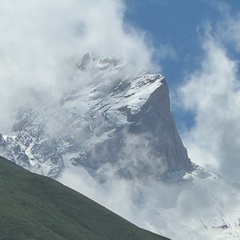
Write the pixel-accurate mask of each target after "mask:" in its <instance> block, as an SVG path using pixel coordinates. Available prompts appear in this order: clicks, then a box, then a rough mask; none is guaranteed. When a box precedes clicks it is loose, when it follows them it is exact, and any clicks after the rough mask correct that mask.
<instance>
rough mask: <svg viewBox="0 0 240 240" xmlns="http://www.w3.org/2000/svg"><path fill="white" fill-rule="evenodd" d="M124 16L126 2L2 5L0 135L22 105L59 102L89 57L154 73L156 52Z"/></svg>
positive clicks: (78, 0)
mask: <svg viewBox="0 0 240 240" xmlns="http://www.w3.org/2000/svg"><path fill="white" fill-rule="evenodd" d="M124 12H125V6H124V4H123V2H122V1H121V0H100V1H99V0H90V1H84V0H61V1H57V0H53V1H51V2H49V1H46V0H43V1H36V0H30V1H29V2H28V5H27V6H26V4H25V1H23V0H20V1H17V2H16V1H14V0H9V1H7V2H6V1H1V2H0V30H1V32H2V33H3V34H2V37H1V39H0V69H1V72H0V82H1V89H0V94H1V103H0V110H1V121H0V126H1V128H0V132H3V133H7V132H9V131H10V128H11V125H12V121H13V119H14V116H15V114H16V111H17V109H18V108H19V106H21V105H25V106H26V105H29V104H31V103H32V102H34V103H36V102H38V103H41V104H44V103H46V102H47V103H49V102H51V101H54V99H56V98H59V97H60V96H61V95H62V93H63V91H65V90H66V88H69V87H70V86H71V85H72V83H69V75H70V73H71V71H72V68H73V65H74V63H76V61H80V59H81V57H82V56H83V55H84V54H85V53H87V52H89V53H90V54H92V56H98V57H99V56H100V57H102V56H110V57H119V58H122V59H124V61H126V62H127V63H128V65H129V69H133V70H134V71H138V70H139V69H142V68H146V69H152V68H153V64H152V48H151V47H150V46H149V45H148V44H147V41H145V40H146V39H145V36H144V33H143V32H141V31H140V30H136V29H134V28H133V27H131V26H130V25H129V24H127V23H126V22H125V21H124Z"/></svg>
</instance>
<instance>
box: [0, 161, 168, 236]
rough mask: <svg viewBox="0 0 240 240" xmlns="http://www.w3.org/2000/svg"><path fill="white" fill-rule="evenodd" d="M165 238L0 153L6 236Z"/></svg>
mask: <svg viewBox="0 0 240 240" xmlns="http://www.w3.org/2000/svg"><path fill="white" fill-rule="evenodd" d="M4 239H8V240H35V239H36V240H78V239H80V240H85V239H86V240H103V239H104V240H108V239H109V240H110V239H111V240H128V239H129V240H164V239H166V238H164V237H161V236H158V235H156V234H153V233H150V232H148V231H145V230H143V229H140V228H138V227H136V226H135V225H133V224H131V223H129V222H128V221H126V220H124V219H123V218H121V217H119V216H117V215H116V214H114V213H112V212H111V211H109V210H107V209H106V208H104V207H102V206H100V205H99V204H97V203H95V202H94V201H92V200H90V199H88V198H87V197H85V196H83V195H81V194H79V193H77V192H75V191H73V190H71V189H69V188H67V187H65V186H63V185H62V184H60V183H58V182H56V181H54V180H52V179H50V178H46V177H42V176H39V175H36V174H33V173H30V172H28V171H26V170H24V169H22V168H20V167H18V166H16V165H15V164H13V163H12V162H10V161H8V160H6V159H4V158H2V157H0V240H4Z"/></svg>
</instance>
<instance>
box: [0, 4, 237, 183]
mask: <svg viewBox="0 0 240 240" xmlns="http://www.w3.org/2000/svg"><path fill="white" fill-rule="evenodd" d="M239 10H240V2H239V1H237V0H235V1H234V0H232V1H224V0H222V1H220V0H219V1H214V0H212V1H211V0H208V1H207V0H183V1H179V0H142V1H138V0H125V1H120V0H91V1H85V0H61V1H57V0H52V1H51V2H50V1H47V0H42V1H37V0H29V1H27V4H26V0H19V1H15V0H8V1H4V0H0V31H1V33H2V36H1V38H0V70H1V71H0V83H1V88H0V94H1V102H0V110H1V119H0V132H2V133H3V134H6V133H9V132H10V129H11V125H12V122H13V119H14V117H15V114H16V112H17V109H18V108H19V107H20V106H21V105H25V106H26V105H29V104H33V103H36V102H37V103H41V104H45V103H49V102H51V101H55V100H57V99H59V97H61V96H62V94H64V91H65V90H66V89H68V88H69V87H72V88H74V87H76V86H78V85H77V84H79V83H74V84H72V83H71V84H70V83H69V75H70V73H71V71H72V69H71V67H69V66H70V65H71V63H76V62H77V60H78V59H80V57H81V56H82V55H83V54H85V53H86V52H90V53H92V54H93V55H96V56H102V55H111V56H119V57H121V58H123V59H125V60H126V61H127V62H128V63H129V66H131V69H132V70H133V71H136V72H137V71H139V69H148V70H150V71H160V72H161V73H162V74H163V75H164V76H166V78H167V81H168V83H169V86H170V90H171V101H172V109H173V112H174V115H175V117H176V121H177V125H178V127H179V129H180V132H181V135H182V137H183V140H184V143H185V145H186V147H187V148H188V151H189V155H190V158H191V159H192V161H194V162H196V163H198V164H200V165H202V166H204V167H207V168H209V169H211V170H214V171H216V172H218V173H221V174H222V175H224V176H226V177H228V178H229V179H231V180H236V181H240V179H239V176H238V175H239V174H238V171H237V170H238V168H237V167H240V161H239V157H238V156H240V140H239V139H240V138H239V136H240V125H239V117H240V110H239V109H240V84H239V60H238V59H239V56H240V54H239V51H240V44H239V42H240V13H239ZM236 166H237V167H236ZM235 169H236V170H235Z"/></svg>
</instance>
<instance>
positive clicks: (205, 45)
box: [179, 4, 240, 182]
mask: <svg viewBox="0 0 240 240" xmlns="http://www.w3.org/2000/svg"><path fill="white" fill-rule="evenodd" d="M219 8H220V10H221V12H222V14H223V19H224V20H222V21H220V22H219V23H218V24H217V25H215V26H212V25H211V24H210V23H207V24H206V25H205V26H204V34H203V36H202V37H201V40H202V49H203V52H204V56H203V58H202V60H201V61H200V64H199V68H198V69H196V70H194V71H193V72H190V73H188V74H186V78H185V83H184V84H183V86H182V87H181V89H180V91H179V96H180V99H181V102H182V103H183V106H184V108H185V110H187V111H191V112H192V113H193V114H194V115H195V124H194V126H193V127H192V128H191V129H189V130H187V131H185V133H184V142H185V144H186V146H187V148H188V151H189V155H190V158H191V159H192V160H193V161H194V162H196V163H198V164H200V165H201V166H203V167H206V168H208V169H211V170H214V171H216V172H218V173H220V174H221V175H223V176H224V177H226V178H227V179H228V180H230V181H236V182H240V177H239V173H238V169H239V168H240V158H239V156H240V141H239V136H240V126H239V119H240V79H239V61H238V60H237V57H236V56H237V54H239V50H240V49H239V40H240V35H239V28H240V24H239V22H240V21H239V20H240V16H239V15H236V16H231V14H230V8H229V7H228V6H227V5H222V4H221V5H220V6H219ZM230 50H231V51H233V52H231V51H230Z"/></svg>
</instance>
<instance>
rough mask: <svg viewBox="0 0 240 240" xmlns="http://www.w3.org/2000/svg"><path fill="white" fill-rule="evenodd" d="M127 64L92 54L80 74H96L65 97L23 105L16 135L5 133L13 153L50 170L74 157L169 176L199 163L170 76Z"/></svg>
mask: <svg viewBox="0 0 240 240" xmlns="http://www.w3.org/2000/svg"><path fill="white" fill-rule="evenodd" d="M124 68H125V66H124V65H123V64H122V63H121V62H120V61H119V60H116V59H110V58H103V59H97V60H96V59H95V60H92V59H91V58H90V56H89V55H85V56H84V57H83V59H82V61H81V62H80V63H79V64H78V69H77V72H76V73H75V75H74V76H73V78H72V79H75V80H76V79H78V80H79V81H81V80H82V79H85V78H86V77H88V78H92V79H95V80H94V81H93V80H92V79H88V84H82V85H81V88H79V89H75V90H71V91H69V92H67V93H65V94H64V96H63V97H62V99H60V100H59V102H58V103H57V104H56V103H54V104H50V105H49V106H47V107H46V106H44V107H42V108H41V107H39V106H38V107H37V108H36V109H37V110H36V109H33V108H29V109H24V110H21V111H20V112H19V114H18V116H17V119H16V122H15V124H14V126H13V131H14V132H15V133H16V137H15V138H11V137H8V140H7V139H6V138H5V139H3V138H0V146H1V147H2V149H4V151H5V153H7V154H6V155H7V157H9V156H10V157H9V158H10V159H11V160H12V161H15V162H16V163H17V164H19V165H22V166H24V167H25V168H28V169H30V170H31V171H34V172H38V173H40V174H44V175H47V176H50V177H56V176H57V175H58V174H59V173H60V172H61V170H62V169H63V168H64V167H67V166H69V165H77V166H84V167H85V168H86V169H87V170H88V171H89V173H90V174H92V175H94V176H96V177H99V178H101V179H102V178H104V175H105V173H104V171H102V169H104V166H106V165H109V164H110V165H111V166H112V167H113V169H114V171H115V172H114V174H116V175H118V176H119V177H124V178H135V177H140V176H141V177H154V178H155V179H161V178H162V176H163V175H164V174H165V173H169V172H174V171H179V170H184V171H188V170H191V169H192V165H191V162H190V160H189V159H188V156H187V151H186V149H185V148H184V146H183V144H182V141H181V139H180V137H179V135H178V132H177V129H176V125H175V122H174V118H173V116H172V114H171V112H170V101H169V92H168V87H167V83H166V81H165V79H164V77H163V76H162V75H160V74H150V73H141V74H139V75H137V76H127V75H124V74H122V73H123V72H124ZM86 73H87V74H86ZM16 148H17V150H16Z"/></svg>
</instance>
